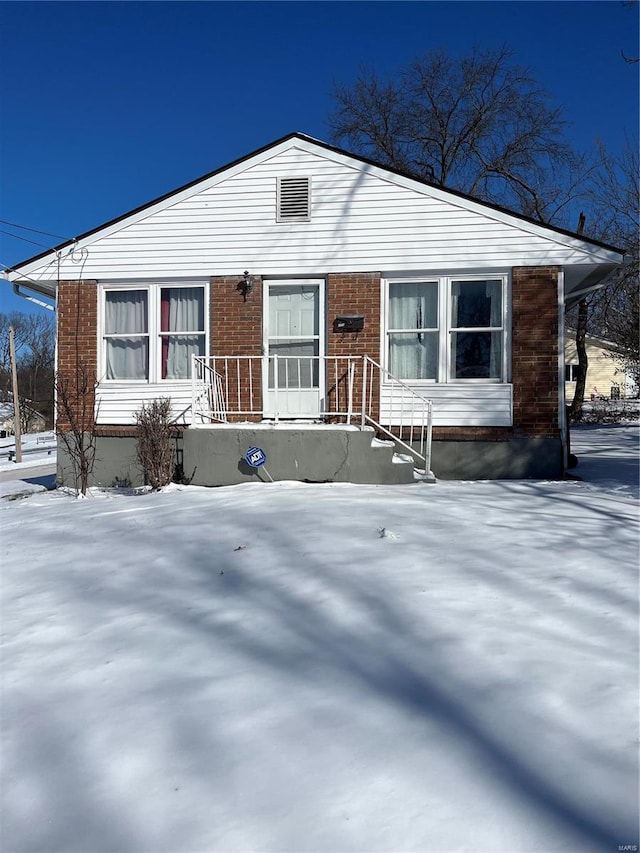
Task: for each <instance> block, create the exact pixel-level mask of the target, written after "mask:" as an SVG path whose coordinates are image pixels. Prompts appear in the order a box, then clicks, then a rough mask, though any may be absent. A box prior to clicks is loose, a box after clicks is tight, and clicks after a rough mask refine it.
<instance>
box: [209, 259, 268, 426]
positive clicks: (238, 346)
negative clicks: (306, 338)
mask: <svg viewBox="0 0 640 853" xmlns="http://www.w3.org/2000/svg"><path fill="white" fill-rule="evenodd" d="M241 282H242V276H213V277H212V278H211V295H210V300H209V329H210V335H209V350H210V353H209V354H210V355H258V356H259V355H262V280H261V279H260V278H259V276H254V280H253V291H252V292H251V293H249V294H247V297H246V300H245V298H244V296H243V294H242V292H241V290H239V289H238V286H239V285H240V284H241ZM235 366H236V365H235V363H234V365H233V375H232V376H231V377H230V387H231V388H233V389H235V387H236V382H237V374H236V373H235ZM216 369H218V370H219V371H220V372H223V371H224V365H223V364H217V365H216ZM250 371H251V376H250V375H249V372H250ZM240 386H241V389H242V390H241V393H242V397H241V405H242V408H243V409H245V410H250V409H256V408H260V407H261V405H262V396H261V393H262V372H261V365H260V362H258V361H255V362H249V360H247V361H244V362H241V364H240ZM251 392H252V393H253V399H251V396H250V393H251ZM231 420H237V421H243V420H259V417H258V416H255V417H253V418H252V417H250V416H247V415H238V416H231Z"/></svg>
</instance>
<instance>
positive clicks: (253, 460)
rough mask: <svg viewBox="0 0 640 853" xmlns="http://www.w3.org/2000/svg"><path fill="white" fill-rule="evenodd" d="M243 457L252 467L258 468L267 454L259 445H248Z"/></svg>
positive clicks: (264, 460) (265, 459)
mask: <svg viewBox="0 0 640 853" xmlns="http://www.w3.org/2000/svg"><path fill="white" fill-rule="evenodd" d="M244 458H245V459H246V461H247V462H248V463H249V465H251V467H252V468H259V467H260V466H261V465H264V463H265V462H266V461H267V454H266V453H265V452H264V450H263V449H262V448H261V447H250V448H249V449H248V450H247V452H246V453H245V454H244Z"/></svg>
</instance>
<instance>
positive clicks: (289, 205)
mask: <svg viewBox="0 0 640 853" xmlns="http://www.w3.org/2000/svg"><path fill="white" fill-rule="evenodd" d="M310 215H311V178H278V222H295V221H297V222H305V221H308V220H309V218H310Z"/></svg>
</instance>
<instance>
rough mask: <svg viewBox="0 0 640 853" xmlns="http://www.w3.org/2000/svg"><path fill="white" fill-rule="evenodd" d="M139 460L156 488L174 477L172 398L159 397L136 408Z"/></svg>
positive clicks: (151, 484) (147, 477)
mask: <svg viewBox="0 0 640 853" xmlns="http://www.w3.org/2000/svg"><path fill="white" fill-rule="evenodd" d="M136 424H137V427H138V440H137V455H138V462H139V464H140V467H141V468H142V470H143V472H144V476H145V481H146V482H147V483H148V484H149V485H150V486H151V488H152V489H154V490H155V489H161V488H162V487H163V486H166V485H168V484H169V483H170V482H171V480H172V479H173V472H174V465H175V463H174V453H173V446H172V442H171V439H172V431H173V428H172V425H171V400H170V399H169V398H168V397H159V398H158V399H156V400H152V401H151V402H150V403H143V404H142V407H141V408H140V409H139V411H137V412H136Z"/></svg>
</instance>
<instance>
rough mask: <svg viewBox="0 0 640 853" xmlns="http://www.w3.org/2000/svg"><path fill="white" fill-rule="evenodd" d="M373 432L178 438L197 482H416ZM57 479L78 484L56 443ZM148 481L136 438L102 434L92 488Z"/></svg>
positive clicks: (248, 430) (311, 430)
mask: <svg viewBox="0 0 640 853" xmlns="http://www.w3.org/2000/svg"><path fill="white" fill-rule="evenodd" d="M372 439H373V431H372V430H370V429H365V430H364V431H361V430H359V429H357V428H355V427H344V426H342V427H337V426H336V427H334V426H322V425H317V426H315V425H314V426H311V425H309V426H299V427H296V426H289V425H287V426H283V425H277V426H271V425H262V424H261V425H256V424H250V425H244V424H237V425H236V424H234V425H219V426H214V427H210V428H203V429H187V430H185V431H184V433H183V436H182V438H181V439H179V440H178V449H179V450H180V452H181V455H182V465H183V469H184V474H185V476H186V477H187V478H189V477H193V478H192V480H191V483H192V484H193V485H195V486H229V485H234V484H237V483H252V482H259V481H261V480H263V481H268V480H269V476H271V478H272V479H273V480H301V481H308V482H313V483H323V482H335V483H372V484H375V483H378V484H385V485H392V484H399V483H412V482H414V476H413V464H412V463H411V462H406V461H401V460H399V459H398V457H397V456H394V450H395V448H394V445H393V443H392V442H379V441H374V442H373V443H372ZM250 447H260V448H262V450H264V452H265V454H266V457H267V462H266V464H265V465H264V467H262V468H252V467H251V466H250V465H249V464H248V463H247V462H246V461H245V459H244V456H245V453H246V452H247V450H249V448H250ZM58 482H59V483H60V484H61V485H69V486H71V485H73V471H72V467H71V465H70V463H69V460H68V458H67V456H66V453H65V451H64V448H62V447H61V446H60V443H59V447H58ZM125 484H126V485H131V486H141V485H144V475H143V472H142V471H141V470H140V468H139V466H138V463H137V460H136V439H135V438H124V437H114V438H107V437H98V439H97V443H96V459H95V465H94V469H93V475H92V478H91V485H100V486H116V485H125Z"/></svg>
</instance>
